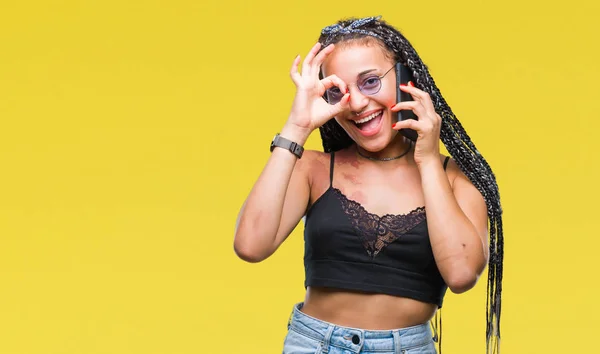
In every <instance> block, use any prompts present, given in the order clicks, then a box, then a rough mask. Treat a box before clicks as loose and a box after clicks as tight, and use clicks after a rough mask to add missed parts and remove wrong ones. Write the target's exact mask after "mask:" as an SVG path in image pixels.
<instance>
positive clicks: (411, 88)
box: [400, 81, 433, 107]
mask: <svg viewBox="0 0 600 354" xmlns="http://www.w3.org/2000/svg"><path fill="white" fill-rule="evenodd" d="M400 90H401V91H404V92H408V93H410V95H411V96H412V97H413V98H414V99H415V100H419V101H423V102H424V103H427V102H429V103H431V97H430V96H429V94H428V93H427V92H425V91H423V90H421V89H418V88H416V87H415V85H414V84H413V83H412V81H409V82H408V85H400ZM432 107H433V105H432Z"/></svg>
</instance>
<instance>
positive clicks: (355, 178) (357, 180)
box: [342, 172, 362, 185]
mask: <svg viewBox="0 0 600 354" xmlns="http://www.w3.org/2000/svg"><path fill="white" fill-rule="evenodd" d="M342 176H343V177H344V179H345V180H347V181H350V183H352V184H354V185H359V184H362V182H361V181H360V178H358V176H356V175H355V174H352V173H346V172H344V173H343V174H342Z"/></svg>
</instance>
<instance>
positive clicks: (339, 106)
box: [329, 93, 350, 117]
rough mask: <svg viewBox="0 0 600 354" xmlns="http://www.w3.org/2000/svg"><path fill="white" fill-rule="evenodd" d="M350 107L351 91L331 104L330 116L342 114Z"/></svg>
mask: <svg viewBox="0 0 600 354" xmlns="http://www.w3.org/2000/svg"><path fill="white" fill-rule="evenodd" d="M348 107H350V93H346V94H345V95H344V96H343V97H342V99H341V100H340V101H339V102H338V103H336V104H334V105H333V106H331V113H330V115H329V116H330V117H333V116H335V115H337V114H340V113H342V112H343V111H345V110H347V109H348Z"/></svg>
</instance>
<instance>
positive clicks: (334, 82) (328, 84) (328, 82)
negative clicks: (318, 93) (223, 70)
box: [321, 75, 348, 93]
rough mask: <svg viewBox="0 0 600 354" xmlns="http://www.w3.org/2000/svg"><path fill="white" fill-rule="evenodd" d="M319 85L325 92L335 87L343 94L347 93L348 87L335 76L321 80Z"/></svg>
mask: <svg viewBox="0 0 600 354" xmlns="http://www.w3.org/2000/svg"><path fill="white" fill-rule="evenodd" d="M321 83H322V84H323V86H324V87H325V90H328V89H330V88H332V87H334V86H336V87H338V88H339V89H340V91H341V92H344V93H347V92H348V87H347V86H346V83H345V82H344V81H342V79H340V78H339V77H337V76H336V75H329V76H327V77H326V78H324V79H323V80H321Z"/></svg>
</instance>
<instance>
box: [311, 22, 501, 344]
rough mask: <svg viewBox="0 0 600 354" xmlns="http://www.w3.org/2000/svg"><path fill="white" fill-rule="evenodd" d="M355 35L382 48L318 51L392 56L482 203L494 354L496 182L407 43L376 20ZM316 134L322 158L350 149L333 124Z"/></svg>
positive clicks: (343, 36) (333, 37)
mask: <svg viewBox="0 0 600 354" xmlns="http://www.w3.org/2000/svg"><path fill="white" fill-rule="evenodd" d="M355 20H356V19H355V18H350V19H345V20H341V21H339V22H338V24H339V25H341V26H343V27H346V26H348V25H349V24H350V23H352V22H354V21H355ZM360 29H361V30H365V31H367V32H370V33H373V34H375V35H377V36H379V37H380V38H381V39H383V43H381V40H380V39H376V38H375V37H373V36H368V35H366V34H364V33H334V34H330V35H321V37H320V38H319V42H320V43H321V44H322V48H325V47H326V46H327V45H329V44H332V43H339V42H344V41H350V40H368V41H375V42H377V43H379V44H380V45H382V47H383V48H384V49H385V51H386V52H387V53H386V54H389V55H393V57H394V60H396V61H399V62H401V63H402V64H404V65H406V66H407V67H408V68H410V69H411V70H412V73H413V76H414V79H415V80H414V81H415V86H416V87H418V88H419V89H421V90H423V91H425V92H427V93H429V95H430V97H431V99H432V102H433V105H434V108H435V111H436V112H437V113H438V114H439V115H440V117H442V127H441V132H440V139H441V140H442V142H443V143H444V145H445V146H446V149H447V150H448V152H449V153H450V155H451V156H452V157H453V159H454V160H455V161H456V163H457V165H458V166H459V168H460V169H461V170H462V171H463V173H464V174H465V175H466V176H467V177H468V178H469V180H470V181H471V182H472V183H473V185H474V186H475V187H476V188H477V189H478V190H479V191H480V192H481V194H482V196H483V198H484V199H485V203H486V205H487V209H488V221H489V229H490V231H489V233H490V242H489V263H488V282H487V301H486V352H487V353H488V354H490V353H498V352H499V351H500V312H501V294H502V263H503V258H504V237H503V232H502V207H501V205H500V195H499V191H498V185H497V183H496V177H495V175H494V173H493V171H492V169H491V168H490V166H489V165H488V163H487V161H486V160H485V159H484V158H483V156H482V155H481V154H480V153H479V151H478V150H477V148H476V147H475V144H473V142H472V141H471V138H470V137H469V135H468V134H467V132H466V131H465V129H464V128H463V126H462V124H461V123H460V122H459V121H458V119H457V118H456V116H455V115H454V113H452V110H451V109H450V106H449V105H448V104H447V103H446V101H445V100H444V97H443V96H442V94H441V93H440V90H439V89H438V88H437V86H436V85H435V82H434V81H433V78H432V77H431V75H430V74H429V70H428V69H427V66H426V65H425V64H424V63H423V61H422V60H421V58H420V57H419V55H418V54H417V52H416V51H415V49H414V48H413V46H412V45H411V44H410V43H409V41H408V40H407V39H406V38H405V37H404V36H403V35H402V34H401V33H400V32H399V31H398V30H397V29H395V28H394V27H392V26H391V25H389V24H387V23H386V22H385V21H383V20H381V19H378V20H375V21H372V22H369V23H367V24H365V25H363V26H361V27H360ZM319 131H320V134H321V139H322V140H323V149H324V150H325V152H330V151H337V150H340V149H343V148H346V147H348V146H350V145H351V144H353V143H354V142H353V140H352V139H351V138H350V137H349V136H348V134H347V133H346V132H345V131H344V130H343V129H342V127H341V126H340V125H338V124H337V122H336V121H335V119H331V120H329V121H328V122H327V123H325V124H324V125H323V126H322V127H320V128H319Z"/></svg>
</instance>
